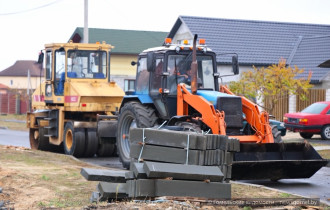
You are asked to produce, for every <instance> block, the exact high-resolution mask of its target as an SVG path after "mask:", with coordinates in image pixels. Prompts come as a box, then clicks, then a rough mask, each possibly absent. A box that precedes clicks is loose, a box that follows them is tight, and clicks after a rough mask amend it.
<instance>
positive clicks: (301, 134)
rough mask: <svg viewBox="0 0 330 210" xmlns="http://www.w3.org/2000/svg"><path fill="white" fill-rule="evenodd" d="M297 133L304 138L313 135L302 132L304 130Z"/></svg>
mask: <svg viewBox="0 0 330 210" xmlns="http://www.w3.org/2000/svg"><path fill="white" fill-rule="evenodd" d="M299 134H300V136H301V137H302V138H304V139H311V138H312V137H313V135H314V134H312V133H304V132H300V133H299Z"/></svg>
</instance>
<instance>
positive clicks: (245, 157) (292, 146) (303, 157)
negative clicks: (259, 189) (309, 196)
mask: <svg viewBox="0 0 330 210" xmlns="http://www.w3.org/2000/svg"><path fill="white" fill-rule="evenodd" d="M327 163H328V160H325V159H323V158H322V157H321V156H320V155H319V154H318V153H317V151H316V150H315V149H314V148H313V147H312V146H311V145H310V144H309V143H268V144H256V143H241V144H240V152H238V153H236V154H235V155H234V162H233V165H232V179H233V180H260V179H271V180H274V181H275V180H279V179H295V178H309V177H311V176H313V175H314V174H315V173H316V172H317V171H318V170H319V169H321V168H322V167H323V166H325V165H327Z"/></svg>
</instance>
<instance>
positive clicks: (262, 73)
mask: <svg viewBox="0 0 330 210" xmlns="http://www.w3.org/2000/svg"><path fill="white" fill-rule="evenodd" d="M303 72H304V69H299V68H298V67H297V66H294V67H290V66H287V65H286V61H285V60H284V59H280V61H279V63H278V64H273V65H271V66H268V67H267V68H264V67H262V68H256V67H255V66H253V69H252V70H249V71H246V72H243V73H242V74H241V78H240V80H239V81H233V82H231V83H230V84H229V88H230V90H231V91H233V92H234V93H235V94H237V95H244V96H246V97H248V98H255V99H259V100H260V99H262V100H263V101H264V99H265V98H266V97H268V96H270V97H268V98H270V107H267V111H268V112H269V113H272V112H273V110H274V104H276V103H277V102H278V100H280V99H283V98H287V97H289V95H297V94H299V96H300V97H302V98H306V93H307V91H308V89H310V88H312V87H313V85H311V84H310V79H311V76H312V72H309V74H308V77H307V78H306V77H299V75H300V74H302V73H303Z"/></svg>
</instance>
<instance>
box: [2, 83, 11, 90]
mask: <svg viewBox="0 0 330 210" xmlns="http://www.w3.org/2000/svg"><path fill="white" fill-rule="evenodd" d="M0 89H9V87H8V86H7V85H4V84H1V83H0Z"/></svg>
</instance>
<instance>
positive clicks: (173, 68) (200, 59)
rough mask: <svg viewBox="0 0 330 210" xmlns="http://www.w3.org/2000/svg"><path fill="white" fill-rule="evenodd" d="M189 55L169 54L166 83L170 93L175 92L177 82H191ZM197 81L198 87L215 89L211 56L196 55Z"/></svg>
mask: <svg viewBox="0 0 330 210" xmlns="http://www.w3.org/2000/svg"><path fill="white" fill-rule="evenodd" d="M191 62H192V57H191V55H169V57H168V64H167V71H168V72H169V73H170V76H169V77H168V80H167V84H168V88H169V90H170V94H176V89H177V84H179V83H185V84H186V85H187V86H188V87H189V86H190V83H191V69H190V66H191ZM197 64H198V70H197V83H198V88H199V89H211V90H214V89H215V82H214V76H213V73H214V69H213V57H212V56H210V55H197Z"/></svg>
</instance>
